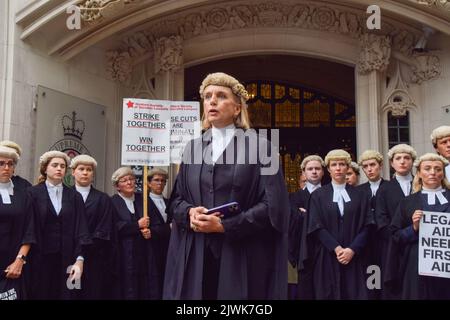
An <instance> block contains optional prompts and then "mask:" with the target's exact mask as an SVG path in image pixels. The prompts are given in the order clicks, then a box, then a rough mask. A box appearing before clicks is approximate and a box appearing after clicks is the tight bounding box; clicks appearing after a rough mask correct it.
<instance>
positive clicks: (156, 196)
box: [149, 192, 164, 200]
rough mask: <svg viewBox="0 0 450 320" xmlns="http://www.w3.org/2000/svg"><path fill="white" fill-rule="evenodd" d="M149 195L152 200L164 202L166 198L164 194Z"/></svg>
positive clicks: (151, 193)
mask: <svg viewBox="0 0 450 320" xmlns="http://www.w3.org/2000/svg"><path fill="white" fill-rule="evenodd" d="M149 195H150V198H152V199H163V200H164V197H163V195H162V194H155V193H153V192H150V193H149Z"/></svg>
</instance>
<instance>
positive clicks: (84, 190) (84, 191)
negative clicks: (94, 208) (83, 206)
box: [75, 184, 91, 202]
mask: <svg viewBox="0 0 450 320" xmlns="http://www.w3.org/2000/svg"><path fill="white" fill-rule="evenodd" d="M75 189H76V190H77V191H78V192H79V193H81V196H82V197H83V201H84V202H86V199H87V197H88V195H89V192H91V185H89V186H87V187H82V186H79V185H77V184H75Z"/></svg>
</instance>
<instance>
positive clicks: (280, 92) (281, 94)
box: [275, 84, 286, 99]
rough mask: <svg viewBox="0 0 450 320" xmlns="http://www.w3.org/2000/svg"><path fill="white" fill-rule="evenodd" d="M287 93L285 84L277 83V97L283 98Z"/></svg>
mask: <svg viewBox="0 0 450 320" xmlns="http://www.w3.org/2000/svg"><path fill="white" fill-rule="evenodd" d="M285 93H286V89H285V87H284V86H280V85H279V84H276V85H275V99H282V98H283V97H284V95H285Z"/></svg>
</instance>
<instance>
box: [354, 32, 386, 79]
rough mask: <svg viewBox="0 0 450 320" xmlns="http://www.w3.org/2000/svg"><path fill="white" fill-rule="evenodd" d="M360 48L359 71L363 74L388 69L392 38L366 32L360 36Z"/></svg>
mask: <svg viewBox="0 0 450 320" xmlns="http://www.w3.org/2000/svg"><path fill="white" fill-rule="evenodd" d="M360 48H361V51H360V55H359V62H358V71H359V72H360V73H361V74H366V73H369V72H371V71H373V70H378V71H384V70H386V67H387V66H388V65H389V58H390V56H391V40H390V38H389V37H388V36H379V35H376V34H369V33H365V34H363V35H362V36H361V38H360Z"/></svg>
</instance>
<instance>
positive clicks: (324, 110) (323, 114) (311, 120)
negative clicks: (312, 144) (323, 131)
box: [303, 99, 330, 127]
mask: <svg viewBox="0 0 450 320" xmlns="http://www.w3.org/2000/svg"><path fill="white" fill-rule="evenodd" d="M303 108H304V122H303V123H304V126H305V127H319V126H323V127H329V126H330V105H329V104H328V103H327V102H320V100H317V99H316V100H314V101H313V102H311V103H305V104H304V105H303Z"/></svg>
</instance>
